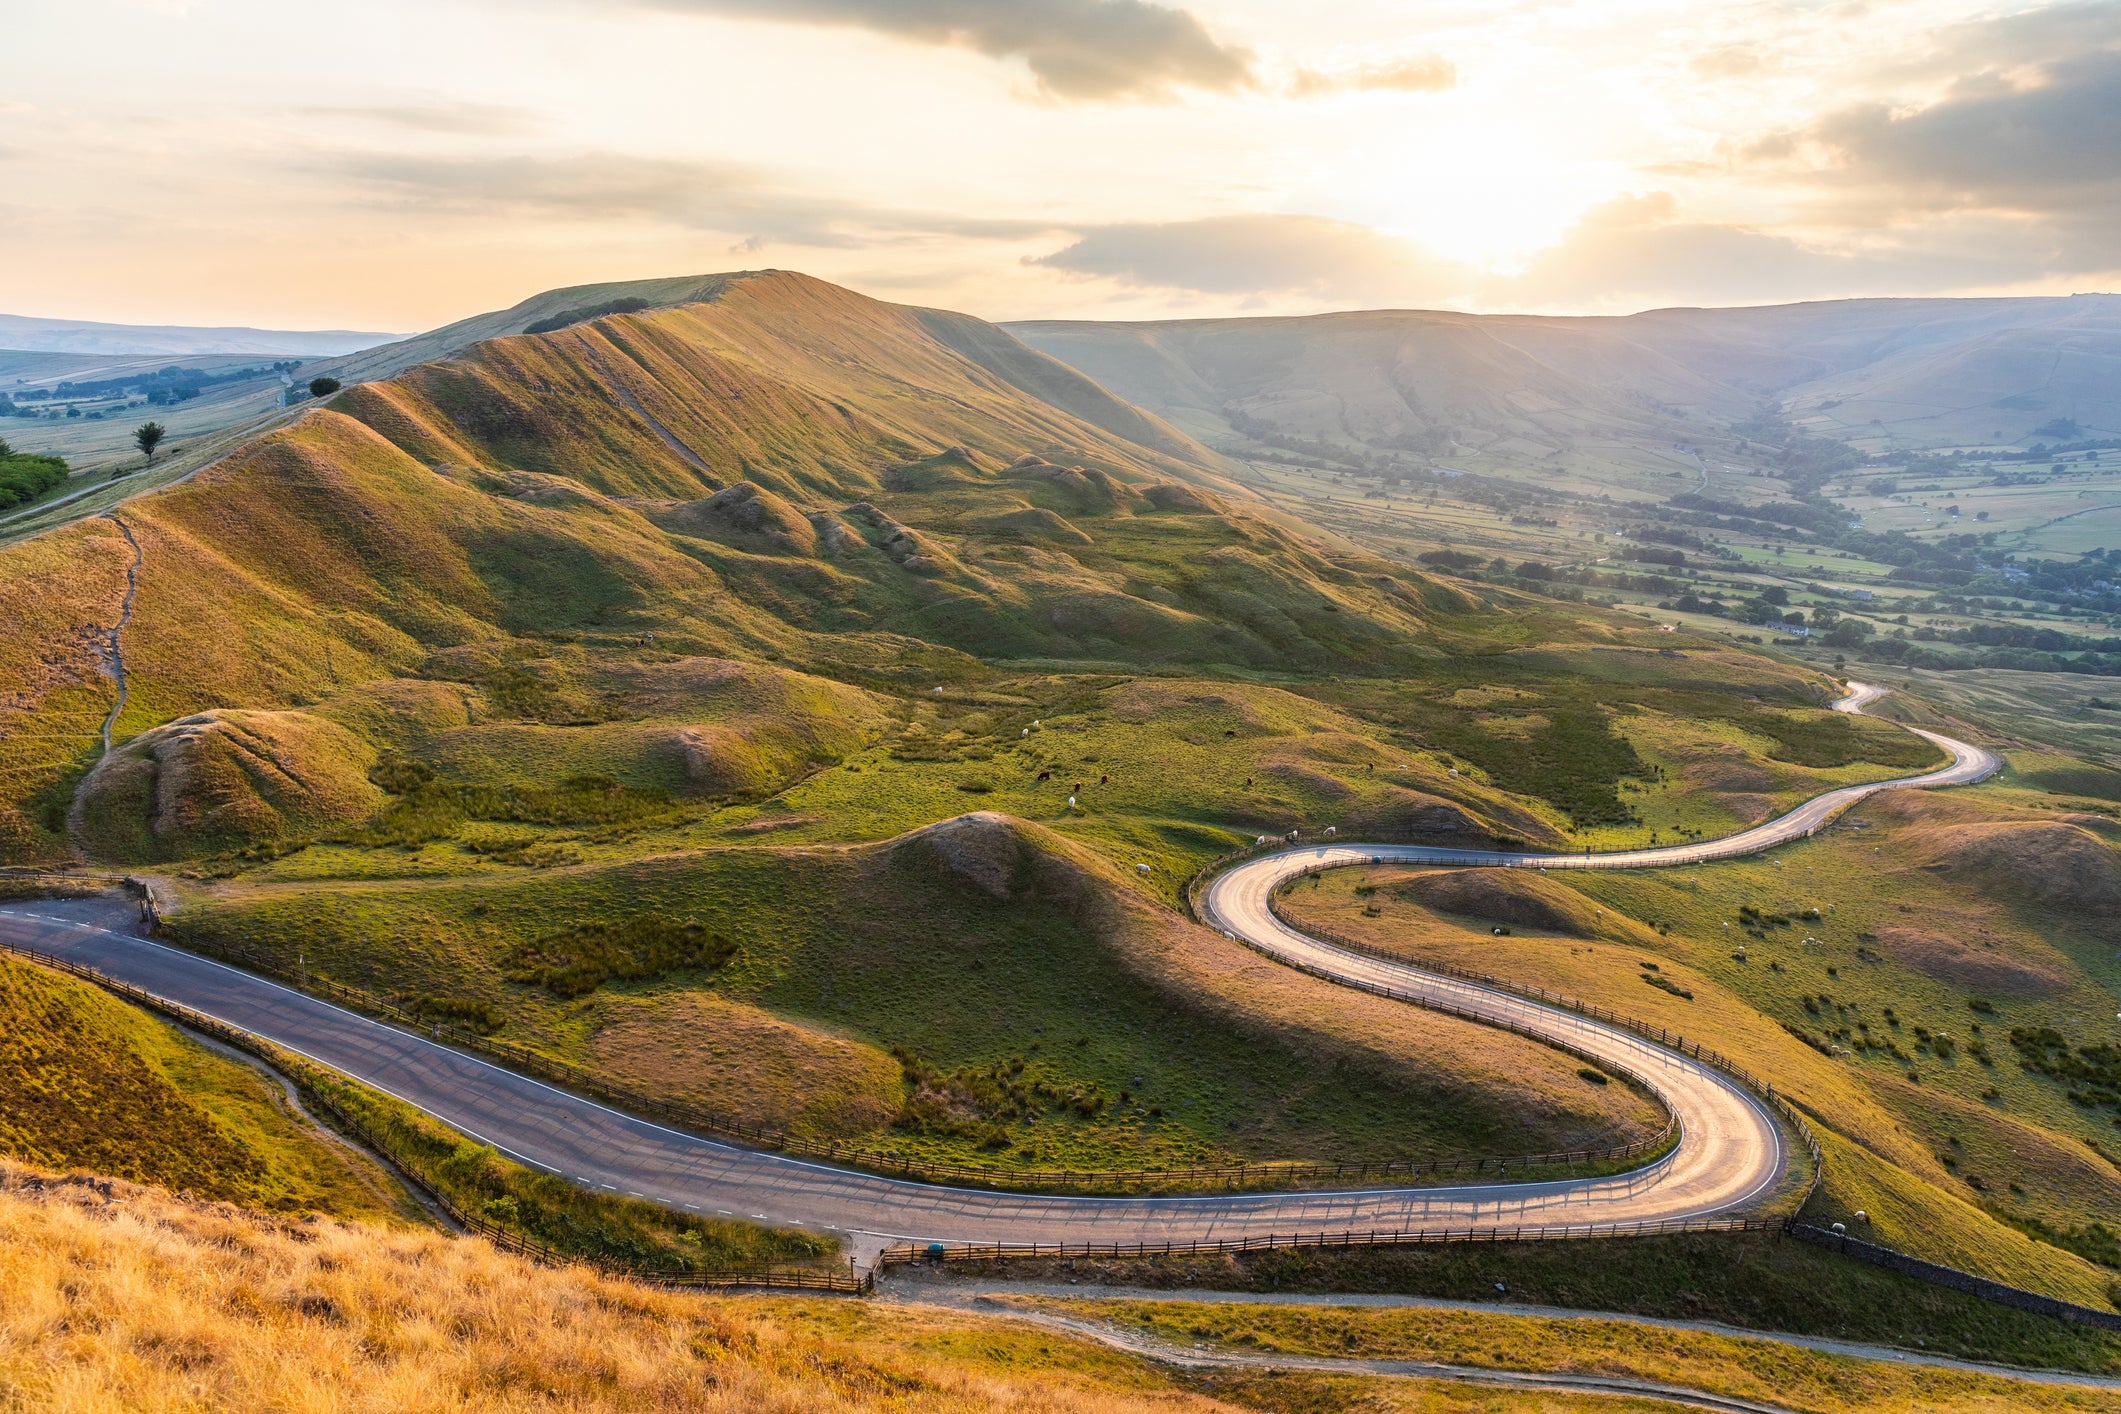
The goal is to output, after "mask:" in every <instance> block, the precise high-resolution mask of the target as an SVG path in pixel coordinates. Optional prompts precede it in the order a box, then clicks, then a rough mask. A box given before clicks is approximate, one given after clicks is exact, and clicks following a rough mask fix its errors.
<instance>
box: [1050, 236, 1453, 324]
mask: <svg viewBox="0 0 2121 1414" xmlns="http://www.w3.org/2000/svg"><path fill="white" fill-rule="evenodd" d="M1025 263H1026V264H1029V265H1038V266H1044V267H1047V268H1049V269H1054V270H1062V271H1066V272H1068V273H1070V274H1074V275H1084V276H1097V277H1102V278H1105V279H1109V280H1114V281H1117V282H1118V283H1120V284H1122V285H1128V286H1133V287H1150V288H1161V289H1173V290H1191V291H1197V292H1200V293H1204V294H1248V295H1250V294H1301V295H1309V296H1312V297H1314V298H1317V299H1324V300H1342V301H1352V302H1358V303H1382V302H1405V303H1425V302H1435V301H1439V300H1443V299H1447V298H1449V297H1450V296H1451V295H1453V294H1454V293H1456V292H1457V291H1458V290H1460V289H1462V288H1463V286H1464V284H1465V283H1466V281H1467V272H1466V271H1465V270H1464V269H1463V268H1462V267H1459V266H1457V265H1454V264H1452V263H1450V262H1448V261H1444V260H1441V259H1438V258H1437V257H1435V256H1433V255H1430V254H1428V253H1427V252H1425V251H1423V250H1422V249H1421V248H1420V247H1418V246H1415V245H1412V244H1410V243H1408V242H1406V241H1403V240H1400V239H1398V238H1397V237H1394V236H1389V235H1386V234H1384V233H1383V232H1381V231H1376V230H1372V229H1371V228H1370V227H1368V226H1361V225H1357V224H1355V223H1353V222H1349V221H1334V220H1330V219H1328V218H1326V217H1323V216H1276V215H1255V216H1211V217H1206V218H1203V219H1201V220H1197V221H1174V222H1169V223H1164V224H1148V223H1133V224H1122V225H1107V226H1098V227H1093V228H1091V229H1088V230H1086V231H1084V232H1083V233H1082V234H1081V235H1080V236H1079V237H1078V238H1077V239H1076V240H1075V241H1074V242H1073V243H1072V244H1070V245H1068V246H1066V247H1064V248H1063V249H1061V250H1058V251H1055V252H1054V253H1053V254H1051V255H1045V256H1037V257H1032V258H1029V259H1027V260H1026V262H1025Z"/></svg>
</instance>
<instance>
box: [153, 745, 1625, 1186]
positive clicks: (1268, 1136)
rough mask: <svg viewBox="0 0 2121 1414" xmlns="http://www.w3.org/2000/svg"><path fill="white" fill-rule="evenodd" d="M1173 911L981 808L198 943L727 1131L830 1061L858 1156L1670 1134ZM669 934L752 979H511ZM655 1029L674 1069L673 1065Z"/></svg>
mask: <svg viewBox="0 0 2121 1414" xmlns="http://www.w3.org/2000/svg"><path fill="white" fill-rule="evenodd" d="M833 774H844V773H833ZM957 799H959V800H960V801H961V800H962V799H963V797H962V796H958V797H957ZM768 838H771V837H770V836H769V837H768ZM1155 887H1156V885H1155V884H1154V883H1153V882H1151V883H1146V884H1137V883H1136V881H1135V878H1133V877H1129V876H1123V875H1121V874H1120V872H1119V871H1118V870H1117V869H1115V868H1114V867H1113V866H1112V865H1111V864H1109V863H1107V862H1106V861H1105V860H1104V859H1103V858H1101V857H1100V856H1098V855H1097V854H1094V853H1092V852H1091V851H1090V850H1089V849H1087V848H1085V847H1084V846H1083V845H1081V844H1077V843H1074V842H1071V841H1069V840H1067V839H1065V838H1063V837H1061V836H1059V835H1057V834H1055V833H1053V832H1052V831H1050V830H1047V829H1045V828H1042V827H1040V826H1037V825H1034V824H1031V823H1028V822H1025V821H1023V820H1020V819H1016V818H1013V817H1010V816H1007V815H1004V814H1001V813H998V812H982V813H977V814H974V815H970V816H964V817H959V818H954V819H951V820H947V821H944V822H942V823H939V824H936V825H933V826H927V827H924V828H920V829H917V830H914V831H912V832H909V833H907V834H905V835H903V836H900V837H899V838H897V839H895V840H891V841H885V842H882V843H879V844H875V845H869V846H862V847H858V848H847V847H843V846H841V847H835V846H822V847H801V846H797V847H768V846H766V845H762V844H750V845H744V846H741V847H728V848H713V849H697V850H691V851H686V852H682V853H674V854H664V855H658V856H654V857H651V858H645V859H639V860H635V861H632V862H623V863H617V864H611V865H603V866H595V867H581V868H574V869H567V870H554V871H550V872H545V873H531V874H523V873H516V874H513V875H509V876H498V875H497V876H478V877H470V878H464V879H460V880H457V881H453V882H451V884H450V885H449V886H448V887H446V888H437V889H424V888H423V889H414V890H411V891H407V890H405V889H403V888H401V887H397V886H392V885H387V884H386V885H362V884H354V883H345V884H341V885H339V886H337V887H334V888H333V889H332V890H330V891H329V892H315V891H311V890H308V889H305V888H303V887H302V886H300V885H294V886H284V885H274V884H258V885H250V886H227V887H224V888H223V889H222V890H219V891H217V892H216V893H215V894H214V895H213V896H211V897H207V898H202V899H201V900H199V901H198V902H196V903H188V904H187V905H186V907H185V909H184V910H183V911H182V912H181V913H180V914H179V915H178V916H177V918H176V919H175V920H174V923H173V926H178V927H181V928H183V929H186V930H190V931H193V932H196V933H197V934H198V935H200V936H201V937H202V938H229V939H232V940H240V941H243V942H247V943H251V944H253V945H255V944H259V943H262V944H263V945H264V946H265V947H267V948H268V949H270V950H271V951H272V952H273V953H275V954H281V955H284V956H285V957H286V958H287V959H288V960H289V961H290V962H292V961H293V958H294V954H295V949H296V948H297V946H300V947H302V948H304V949H305V950H306V956H307V959H308V965H309V966H310V967H311V969H312V970H313V971H325V972H327V973H329V974H331V975H336V976H338V977H340V978H343V979H345V980H348V981H355V982H359V983H362V984H364V985H368V986H370V987H373V988H374V989H375V990H378V991H389V992H397V993H417V994H429V993H431V994H435V995H447V996H451V997H455V998H461V999H465V1000H467V1001H471V1000H476V1001H483V1002H487V1003H490V1004H491V1005H493V1006H494V1007H495V1008H497V1009H498V1010H499V1012H500V1013H501V1014H502V1015H503V1016H504V1017H505V1018H506V1026H505V1033H506V1034H507V1035H509V1036H510V1037H512V1038H514V1039H517V1040H520V1041H525V1042H528V1043H530V1044H535V1045H540V1046H544V1047H547V1048H549V1049H551V1050H552V1051H554V1052H556V1053H558V1054H560V1055H562V1056H565V1057H566V1058H568V1059H571V1060H576V1061H579V1062H581V1063H584V1064H591V1065H604V1064H611V1065H623V1067H624V1069H625V1070H626V1071H627V1072H628V1073H630V1074H632V1075H634V1076H637V1077H640V1078H641V1079H643V1080H645V1081H648V1082H651V1083H652V1084H654V1085H656V1086H657V1087H658V1088H659V1089H660V1090H662V1092H663V1093H671V1094H684V1095H686V1096H688V1097H690V1098H697V1099H703V1100H704V1101H705V1102H706V1103H708V1104H709V1105H710V1106H711V1107H712V1108H715V1109H719V1110H729V1111H741V1112H746V1113H757V1112H760V1111H764V1110H775V1111H777V1112H779V1113H783V1114H785V1113H787V1112H788V1111H789V1109H790V1108H791V1101H790V1100H788V1099H787V1098H785V1091H784V1090H782V1089H780V1088H779V1086H778V1082H774V1083H768V1082H765V1081H759V1080H751V1079H740V1078H735V1076H736V1072H738V1071H740V1070H741V1069H742V1068H743V1067H744V1066H745V1065H747V1064H748V1065H753V1066H756V1067H758V1068H760V1069H761V1070H779V1071H781V1072H783V1073H796V1072H800V1071H802V1070H804V1069H805V1068H808V1067H812V1066H816V1067H819V1068H820V1070H821V1072H829V1074H830V1075H831V1076H834V1077H837V1078H833V1079H830V1080H829V1082H827V1083H829V1085H830V1087H832V1089H833V1090H834V1091H835V1093H837V1094H838V1095H840V1096H843V1097H845V1098H843V1099H832V1100H831V1101H830V1102H829V1103H828V1104H825V1105H824V1106H823V1107H822V1109H821V1110H820V1111H819V1112H818V1113H815V1114H812V1115H810V1117H809V1119H808V1120H807V1121H806V1122H808V1123H812V1124H815V1125H817V1126H818V1127H820V1128H821V1129H822V1128H823V1127H825V1126H827V1125H828V1124H829V1123H839V1124H852V1123H853V1122H854V1121H855V1120H857V1119H866V1120H869V1121H871V1122H872V1123H873V1125H874V1127H872V1128H870V1129H869V1130H867V1131H866V1133H865V1134H862V1135H848V1136H847V1137H861V1138H865V1139H866V1140H867V1141H868V1142H871V1143H885V1144H889V1145H890V1146H891V1147H893V1148H894V1149H904V1150H906V1151H907V1152H909V1153H911V1154H914V1155H918V1156H923V1157H932V1158H937V1159H949V1160H955V1161H979V1162H987V1163H995V1164H1000V1165H1003V1166H1014V1167H1023V1168H1044V1167H1067V1168H1075V1169H1084V1168H1108V1167H1109V1168H1141V1167H1155V1166H1178V1165H1189V1164H1195V1163H1203V1162H1221V1161H1224V1160H1227V1159H1235V1158H1239V1157H1243V1158H1248V1159H1272V1158H1287V1159H1301V1158H1323V1157H1329V1156H1330V1157H1350V1158H1353V1157H1369V1158H1406V1157H1412V1156H1417V1155H1441V1154H1447V1153H1448V1154H1458V1153H1486V1154H1500V1153H1503V1152H1505V1151H1507V1152H1510V1153H1526V1152H1544V1151H1551V1150H1561V1149H1569V1148H1576V1147H1583V1146H1598V1145H1604V1144H1620V1143H1625V1142H1628V1141H1630V1140H1633V1139H1637V1138H1642V1137H1646V1136H1647V1135H1649V1134H1653V1133H1655V1132H1656V1131H1657V1130H1658V1129H1659V1128H1660V1127H1661V1126H1662V1123H1663V1116H1662V1115H1661V1114H1660V1113H1659V1112H1657V1111H1656V1109H1655V1108H1654V1107H1653V1106H1652V1105H1651V1104H1650V1103H1649V1102H1647V1101H1646V1100H1644V1099H1643V1098H1642V1097H1640V1096H1638V1095H1636V1094H1635V1093H1634V1092H1633V1091H1631V1090H1629V1089H1628V1088H1627V1087H1625V1086H1609V1087H1594V1086H1591V1085H1587V1084H1586V1083H1584V1081H1583V1080H1581V1079H1580V1078H1579V1077H1578V1076H1577V1075H1576V1067H1577V1064H1578V1062H1576V1061H1575V1060H1574V1059H1573V1058H1571V1057H1568V1056H1566V1055H1564V1054H1562V1053H1560V1052H1556V1051H1553V1050H1550V1049H1548V1048H1546V1047H1543V1046H1539V1045H1537V1044H1535V1043H1533V1042H1530V1041H1526V1040H1524V1039H1522V1038H1520V1037H1515V1036H1511V1035H1509V1034H1508V1033H1505V1032H1500V1031H1495V1030H1492V1029H1490V1028H1486V1027H1480V1026H1475V1025H1471V1024H1469V1023H1465V1022H1460V1021H1456V1020H1454V1019H1452V1018H1448V1017H1443V1016H1438V1015H1435V1014H1432V1013H1427V1012H1422V1011H1418V1010H1415V1009H1412V1008H1407V1007H1403V1006H1398V1005H1395V1004H1393V1003H1390V1002H1386V1001H1383V1000H1381V999H1375V998H1367V997H1363V996H1361V995H1359V994H1353V993H1349V992H1347V991H1345V990H1344V989H1340V988H1333V987H1330V986H1329V985H1328V984H1325V983H1322V982H1318V981H1315V980H1313V979H1310V978H1306V977H1303V976H1302V975H1301V974H1298V973H1295V972H1292V971H1290V970H1288V969H1286V968H1280V967H1276V966H1274V965H1272V964H1271V963H1267V962H1265V961H1264V960H1262V959H1260V958H1258V957H1257V956H1256V955H1254V954H1252V953H1250V952H1249V951H1246V950H1245V949H1243V948H1241V947H1238V946H1237V945H1235V944H1232V943H1230V942H1228V941H1227V940H1225V939H1223V938H1221V937H1220V936H1219V935H1217V934H1215V933H1213V932H1211V931H1209V930H1206V929H1202V928H1198V927H1196V926H1193V925H1191V924H1189V923H1186V922H1185V921H1184V920H1183V919H1182V918H1181V917H1180V916H1179V915H1178V914H1176V913H1175V912H1173V911H1172V910H1170V909H1169V908H1167V907H1165V906H1162V905H1160V904H1159V903H1158V902H1157V901H1156V900H1155V898H1154V896H1153V893H1152V890H1153V889H1154V888H1155ZM648 915H660V916H662V917H664V918H668V919H676V920H680V921H684V920H691V921H695V922H697V923H698V924H699V925H701V928H702V930H703V934H702V935H703V936H704V937H706V938H708V939H713V938H715V937H721V938H726V939H727V940H728V943H729V945H730V946H731V948H732V951H731V953H730V954H729V957H728V961H727V962H726V964H724V965H722V966H721V967H720V969H719V970H718V971H709V970H707V969H705V968H702V967H697V966H685V967H680V968H678V970H673V971H671V972H669V973H668V974H667V975H666V976H662V977H656V976H650V975H643V976H641V977H639V978H638V980H633V981H627V980H623V973H622V972H621V971H620V970H619V969H616V968H613V969H611V970H609V971H608V972H607V973H606V974H605V975H606V980H604V981H603V982H602V984H601V985H600V986H598V987H596V988H595V989H594V990H590V991H583V992H581V993H580V994H579V995H576V996H573V997H572V998H571V999H570V998H568V997H565V996H556V995H555V994H554V990H553V989H552V988H551V987H550V986H549V985H547V984H546V983H545V982H544V981H543V980H539V979H542V978H543V977H544V976H545V975H546V974H545V973H544V972H540V973H539V974H538V978H537V979H532V980H525V981H521V982H515V981H511V980H510V977H511V975H517V976H526V977H527V976H528V969H526V968H525V967H524V965H523V961H522V960H523V959H524V958H525V957H526V956H528V955H529V954H530V953H535V954H536V955H537V956H539V957H540V958H543V957H545V956H546V954H547V953H552V954H553V959H551V960H554V961H556V960H557V953H558V952H560V951H567V948H566V947H565V946H563V945H561V944H556V943H554V942H553V941H552V940H553V939H555V938H556V937H559V936H561V935H565V936H568V937H573V936H576V935H578V934H580V933H581V932H582V931H583V930H585V929H592V928H594V929H596V930H598V938H599V939H605V938H608V937H620V938H623V937H624V936H625V935H626V933H627V931H628V930H629V929H630V928H633V927H636V926H638V925H639V922H640V920H642V919H644V918H646V917H647V916H648ZM606 930H610V931H608V932H607V931H606ZM526 950H527V951H526ZM599 950H600V951H601V944H600V946H599ZM620 950H621V951H629V952H630V949H620ZM673 961H674V962H676V961H681V960H678V959H673ZM641 970H642V971H644V972H655V971H658V970H659V969H656V968H643V969H641ZM558 975H562V976H563V977H564V976H568V975H570V974H567V973H566V972H565V969H564V968H563V969H561V972H560V974H558ZM569 990H571V985H570V988H569ZM738 1008H743V1009H748V1010H737V1009H738ZM697 1017H721V1018H727V1019H729V1020H730V1021H731V1024H732V1027H733V1028H734V1029H732V1030H731V1031H730V1032H728V1033H725V1034H723V1035H721V1036H719V1037H717V1038H716V1039H715V1040H714V1041H713V1043H712V1044H711V1045H709V1044H707V1043H706V1042H705V1041H703V1040H702V1039H700V1038H696V1037H695V1036H694V1035H692V1034H691V1024H690V1022H688V1020H687V1019H688V1018H697ZM739 1021H741V1023H742V1024H741V1025H739V1024H737V1023H738V1022H739ZM609 1027H618V1028H620V1030H619V1032H618V1034H617V1036H616V1037H615V1038H614V1039H611V1040H608V1041H607V1039H606V1033H607V1028H609ZM784 1028H794V1029H796V1030H799V1031H800V1033H801V1034H800V1035H797V1034H792V1032H791V1030H789V1029H784ZM652 1029H656V1030H660V1031H661V1036H662V1044H664V1045H665V1046H667V1047H669V1048H670V1054H669V1056H668V1057H666V1058H664V1059H663V1060H662V1061H660V1062H658V1061H656V1060H655V1059H654V1058H653V1056H652V1043H651V1041H650V1033H651V1030H652ZM849 1046H852V1047H854V1048H855V1049H852V1050H850V1049H847V1047H849ZM885 1053H894V1054H895V1055H896V1057H897V1060H898V1069H899V1074H898V1075H897V1076H896V1077H895V1082H894V1083H893V1084H892V1085H891V1086H890V1087H889V1090H890V1094H891V1098H892V1104H891V1105H890V1106H888V1107H886V1108H885V1109H884V1111H883V1112H882V1113H881V1114H880V1113H879V1111H878V1109H876V1108H872V1107H871V1106H870V1103H869V1101H868V1100H867V1098H865V1097H867V1096H870V1095H874V1094H878V1093H879V1091H878V1090H877V1089H876V1085H877V1081H876V1079H875V1077H876V1074H877V1071H878V1070H879V1069H880V1066H879V1063H878V1060H877V1057H878V1056H879V1054H885ZM747 1057H748V1059H746V1058H747ZM718 1076H719V1077H731V1079H730V1082H729V1083H730V1084H731V1087H732V1088H731V1090H730V1094H729V1099H728V1100H727V1102H726V1103H725V1102H724V1101H723V1100H721V1099H720V1098H719V1097H718V1096H717V1095H716V1093H715V1092H714V1091H712V1090H709V1089H708V1088H707V1086H708V1084H709V1083H710V1081H711V1080H712V1079H713V1078H714V1077H718ZM776 1096H782V1097H783V1098H776ZM798 1112H799V1113H802V1112H803V1111H801V1110H800V1109H798ZM828 1113H829V1114H832V1115H838V1116H841V1119H840V1120H838V1121H831V1120H828V1119H827V1118H826V1117H825V1116H826V1115H827V1114H828ZM878 1121H880V1122H878Z"/></svg>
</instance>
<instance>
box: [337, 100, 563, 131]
mask: <svg viewBox="0 0 2121 1414" xmlns="http://www.w3.org/2000/svg"><path fill="white" fill-rule="evenodd" d="M295 111H296V112H297V114H298V115H299V116H301V117H305V118H325V119H334V120H347V121H352V122H359V123H375V124H379V125H381V126H383V127H390V128H404V129H407V130H409V131H412V132H422V133H448V134H452V135H458V136H467V137H512V136H516V135H519V134H522V133H526V132H530V131H532V130H534V129H537V128H540V127H542V126H544V124H545V118H544V115H543V114H541V113H539V112H537V111H536V110H535V109H530V108H518V107H515V106H512V105H509V104H501V103H462V102H442V103H390V104H372V105H367V106H361V107H343V108H325V107H315V108H301V109H297V110H295Z"/></svg>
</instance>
